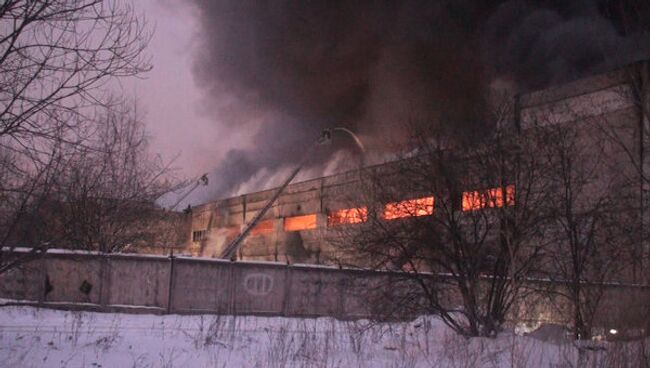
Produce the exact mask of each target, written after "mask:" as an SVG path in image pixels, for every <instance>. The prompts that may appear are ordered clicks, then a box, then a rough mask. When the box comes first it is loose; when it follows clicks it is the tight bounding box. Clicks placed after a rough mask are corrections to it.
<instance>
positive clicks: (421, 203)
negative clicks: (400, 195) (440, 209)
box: [384, 197, 434, 220]
mask: <svg viewBox="0 0 650 368" xmlns="http://www.w3.org/2000/svg"><path fill="white" fill-rule="evenodd" d="M433 206H434V199H433V197H423V198H415V199H407V200H404V201H399V202H392V203H388V204H386V206H384V219H386V220H394V219H398V218H404V217H418V216H428V215H432V214H433Z"/></svg>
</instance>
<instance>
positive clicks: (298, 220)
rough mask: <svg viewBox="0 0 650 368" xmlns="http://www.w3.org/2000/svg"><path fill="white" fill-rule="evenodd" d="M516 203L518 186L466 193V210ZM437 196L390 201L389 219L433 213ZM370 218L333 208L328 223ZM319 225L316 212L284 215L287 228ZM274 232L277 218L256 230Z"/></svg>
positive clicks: (357, 210)
mask: <svg viewBox="0 0 650 368" xmlns="http://www.w3.org/2000/svg"><path fill="white" fill-rule="evenodd" d="M514 204H515V186H514V185H508V186H506V187H505V188H489V189H485V190H477V191H471V192H463V197H462V210H463V211H464V212H468V211H476V210H480V209H482V208H496V207H504V206H513V205H514ZM434 208H435V198H434V197H433V196H429V197H422V198H413V199H406V200H403V201H398V202H391V203H387V204H386V205H385V206H384V209H383V218H384V219H385V220H395V219H400V218H405V217H419V216H429V215H433V211H434ZM367 220H368V207H357V208H345V209H341V210H336V211H332V212H330V213H329V214H328V215H327V226H328V227H333V226H338V225H346V224H359V223H362V222H365V221H367ZM315 228H316V215H315V214H311V215H302V216H293V217H285V218H284V226H283V230H284V231H300V230H312V229H315ZM270 232H273V220H266V221H262V222H260V223H259V224H258V225H257V226H256V227H255V228H254V229H253V231H252V233H253V234H264V233H270Z"/></svg>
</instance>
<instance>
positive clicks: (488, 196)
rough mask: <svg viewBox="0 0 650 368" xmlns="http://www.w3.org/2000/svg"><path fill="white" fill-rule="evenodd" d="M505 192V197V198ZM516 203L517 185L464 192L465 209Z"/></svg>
mask: <svg viewBox="0 0 650 368" xmlns="http://www.w3.org/2000/svg"><path fill="white" fill-rule="evenodd" d="M504 194H505V198H504ZM514 205H515V186H514V185H508V186H506V187H505V190H504V188H490V189H485V190H476V191H472V192H463V211H465V212H467V211H475V210H480V209H481V208H486V207H490V208H494V207H503V206H514Z"/></svg>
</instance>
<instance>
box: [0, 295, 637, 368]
mask: <svg viewBox="0 0 650 368" xmlns="http://www.w3.org/2000/svg"><path fill="white" fill-rule="evenodd" d="M647 345H649V342H648V341H646V344H645V345H644V344H642V343H641V342H635V343H625V344H622V343H617V344H614V343H607V344H606V343H602V344H600V345H597V346H596V349H594V346H591V347H590V348H591V349H589V350H586V349H581V351H583V353H582V354H580V355H581V356H582V357H581V359H583V360H582V361H581V362H578V356H579V354H578V351H579V349H577V348H576V347H575V345H574V344H572V343H568V342H562V343H558V342H552V341H542V340H540V339H537V338H532V337H522V336H516V335H513V334H511V333H503V334H501V335H499V337H498V338H495V339H485V338H475V339H469V340H468V339H464V338H462V337H458V336H456V335H455V334H454V333H453V332H451V331H450V330H449V329H448V328H447V327H445V326H444V325H443V324H442V323H441V322H440V321H439V320H438V319H436V318H434V317H426V318H425V317H422V318H419V319H417V320H415V321H412V322H407V323H381V324H372V323H370V322H368V321H355V322H346V321H338V320H335V319H331V318H318V319H291V318H268V317H250V316H249V317H241V316H240V317H233V316H214V315H204V316H179V315H166V316H155V315H136V314H107V313H91V312H69V311H56V310H48V309H38V308H32V307H25V306H20V307H16V306H4V307H0V365H2V366H3V367H184V368H190V367H259V368H262V367H454V368H456V367H459V368H460V367H463V368H470V367H577V366H580V367H585V366H593V367H619V366H620V367H639V366H643V365H642V364H643V361H642V360H641V359H643V354H641V353H642V352H641V350H640V349H643V350H644V351H645V353H646V356H647V353H648V347H647ZM626 363H629V365H626Z"/></svg>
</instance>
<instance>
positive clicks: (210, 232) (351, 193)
mask: <svg viewBox="0 0 650 368" xmlns="http://www.w3.org/2000/svg"><path fill="white" fill-rule="evenodd" d="M626 77H627V76H626V74H625V72H624V71H615V72H611V73H607V74H603V75H597V76H593V77H589V78H584V79H581V80H578V81H575V82H571V83H567V84H564V85H561V86H556V87H551V88H548V89H545V90H542V91H536V92H532V93H528V94H524V95H521V96H519V97H518V98H517V99H516V102H515V105H516V108H515V116H514V117H513V119H512V121H510V122H509V124H511V126H512V129H513V130H514V129H518V130H519V131H521V132H525V131H527V130H530V129H533V128H535V127H540V126H547V127H548V126H553V125H557V126H566V127H575V126H578V125H579V126H580V127H581V128H580V129H581V130H582V131H581V132H580V136H581V138H580V139H582V140H583V141H584V145H586V146H590V148H589V149H592V150H593V151H594V155H592V157H593V160H594V161H596V160H602V162H603V164H601V166H602V169H600V168H599V170H601V171H602V174H603V177H605V176H607V177H614V178H616V177H617V176H618V178H619V179H623V178H625V180H627V183H630V182H633V181H634V180H630V178H632V177H634V176H635V175H637V176H638V173H637V172H635V170H636V169H635V168H634V167H633V166H632V165H627V166H625V167H623V166H621V165H617V166H616V167H614V168H611V167H610V168H606V167H605V166H606V164H607V163H608V162H613V161H614V160H618V161H620V162H626V161H629V160H628V158H627V157H626V154H627V153H626V152H624V150H623V149H622V147H618V146H617V145H612V144H610V145H609V146H608V147H605V148H604V149H601V148H602V147H599V146H598V144H594V142H596V141H601V142H602V141H604V140H605V138H606V136H607V135H608V134H610V133H611V131H605V130H604V129H603V126H608V127H612V128H613V129H615V131H616V134H618V135H619V136H620V137H621V138H622V140H623V141H624V144H625V145H628V146H629V147H626V149H629V150H630V151H631V152H637V151H638V150H639V149H640V147H639V146H638V144H637V142H638V135H639V131H638V121H637V120H638V117H637V113H636V110H635V106H634V103H633V102H632V98H631V93H632V91H631V89H630V87H629V84H628V82H629V81H628V79H626ZM522 134H525V133H522ZM585 155H586V154H585ZM386 166H390V164H387V165H386ZM610 166H611V165H610ZM358 177H359V172H349V173H344V174H340V175H334V176H330V177H324V178H318V179H314V180H310V181H306V182H302V183H297V184H292V185H290V186H289V187H287V189H286V191H285V193H284V194H282V195H281V196H280V197H279V199H278V200H277V201H276V203H275V204H274V205H273V207H272V208H271V210H270V211H269V213H268V214H267V215H266V216H265V218H264V220H265V221H264V226H263V227H264V230H263V231H253V233H252V234H251V235H250V236H249V237H248V238H247V239H246V240H245V242H244V243H243V245H242V247H241V250H240V252H239V253H238V259H241V260H254V261H279V262H292V263H293V262H298V263H315V264H336V263H337V261H338V260H339V259H340V258H341V257H346V254H344V252H343V251H342V250H341V249H340V248H339V247H338V246H337V245H336V244H333V243H332V242H330V241H329V239H331V238H332V236H335V235H336V232H337V230H338V229H336V228H335V227H334V226H332V225H331V224H330V223H329V222H328V216H329V215H330V214H331V213H332V212H334V211H336V210H339V209H345V208H353V207H355V206H358V205H362V204H359V203H355V198H359V197H361V196H356V195H355V190H358V182H357V181H358ZM639 181H640V179H639ZM619 188H622V186H619ZM601 189H603V187H602V186H600V187H599V186H598V185H597V186H595V187H594V188H590V189H589V190H593V191H598V190H601ZM630 190H632V191H636V192H635V193H634V194H633V195H636V196H640V195H641V194H640V193H639V192H638V188H636V187H635V188H632V189H630ZM274 191H275V189H273V190H267V191H262V192H257V193H250V194H246V195H243V196H240V197H235V198H228V199H224V200H219V201H215V202H212V203H207V204H204V205H201V206H197V207H195V208H193V210H192V214H191V219H192V220H191V232H192V233H195V234H198V233H201V234H202V236H200V237H196V236H195V237H194V240H195V241H192V239H191V238H192V237H191V234H189V235H188V237H189V238H190V240H189V241H188V244H187V247H186V251H187V252H188V253H189V254H192V255H195V256H203V257H218V256H219V255H220V254H221V252H222V251H223V249H224V248H225V246H226V245H227V244H228V243H229V242H231V241H232V240H233V239H234V238H235V237H236V236H237V234H238V233H239V232H240V231H241V229H242V228H243V226H244V224H245V223H247V222H248V221H250V219H251V218H253V216H255V214H256V213H257V211H258V210H259V209H260V208H261V207H262V206H264V204H265V203H266V201H267V200H268V199H269V198H271V197H272V195H273V193H274ZM404 196H405V198H408V197H409V196H408V194H407V193H405V194H404ZM303 215H314V216H315V224H316V226H315V228H313V229H303V230H297V231H285V224H286V223H287V221H290V218H291V217H294V216H303ZM349 226H354V225H353V224H351V225H349Z"/></svg>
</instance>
